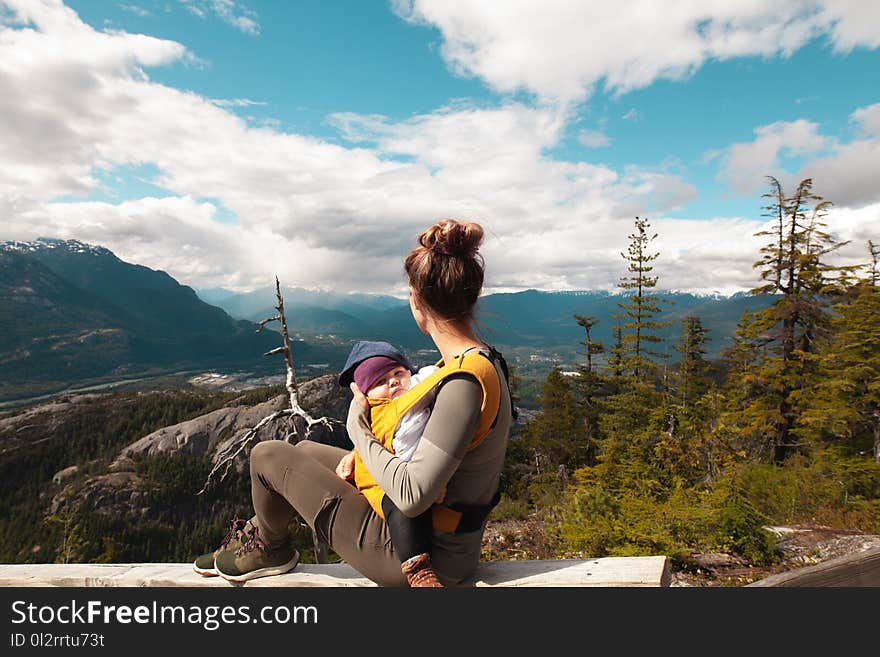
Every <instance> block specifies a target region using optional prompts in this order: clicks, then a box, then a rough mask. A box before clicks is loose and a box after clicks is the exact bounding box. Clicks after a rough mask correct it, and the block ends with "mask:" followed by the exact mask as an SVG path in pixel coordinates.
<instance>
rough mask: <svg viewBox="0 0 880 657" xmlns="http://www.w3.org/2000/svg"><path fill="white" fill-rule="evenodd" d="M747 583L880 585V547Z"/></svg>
mask: <svg viewBox="0 0 880 657" xmlns="http://www.w3.org/2000/svg"><path fill="white" fill-rule="evenodd" d="M746 586H769V587H775V586H786V587H792V586H811V587H817V586H834V587H843V586H845V587H867V586H872V587H873V586H880V548H875V549H873V550H867V551H865V552H861V553H858V554H848V555H844V556H842V557H837V558H836V559H829V560H828V561H823V562H821V563H817V564H814V565H812V566H804V567H802V568H795V569H794V570H789V571H787V572H784V573H779V574H777V575H770V576H769V577H765V578H764V579H759V580H758V581H757V582H752V583H751V584H747V585H746Z"/></svg>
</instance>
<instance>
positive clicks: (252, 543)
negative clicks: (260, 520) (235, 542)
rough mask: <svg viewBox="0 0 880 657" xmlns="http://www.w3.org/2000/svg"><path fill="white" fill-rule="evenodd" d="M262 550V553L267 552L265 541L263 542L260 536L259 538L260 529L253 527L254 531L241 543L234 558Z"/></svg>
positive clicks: (267, 547)
mask: <svg viewBox="0 0 880 657" xmlns="http://www.w3.org/2000/svg"><path fill="white" fill-rule="evenodd" d="M257 549H260V550H263V551H264V552H268V551H269V546H268V545H266V541H264V540H263V538H262V536H260V528H259V527H254V530H253V531H252V532H251V533H250V534H248V538H247V540H246V541H245V542H244V543H242V545H241V547H240V548H238V550H236V552H235V554H236V556H239V557H240V556H241V555H243V554H247V553H248V552H252V551H254V550H257Z"/></svg>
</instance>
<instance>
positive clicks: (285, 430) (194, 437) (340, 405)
mask: <svg viewBox="0 0 880 657" xmlns="http://www.w3.org/2000/svg"><path fill="white" fill-rule="evenodd" d="M350 400H351V392H349V391H347V390H344V389H342V388H340V387H339V385H338V384H337V383H336V376H335V375H329V374H328V375H325V376H321V377H318V378H315V379H312V380H310V381H306V382H305V383H303V384H302V385H300V387H299V403H300V405H301V406H302V407H303V408H304V409H305V410H306V411H307V412H308V413H309V414H310V415H311V416H312V417H313V418H316V419H317V418H319V417H322V416H323V417H327V418H329V419H330V420H331V421H332V422H331V424H332V429H330V430H328V429H326V428H324V427H314V428H313V430H312V433H311V434H310V435H309V436H308V438H309V440H315V441H317V442H321V443H326V444H331V445H337V446H339V447H343V448H350V447H351V442H350V441H349V440H348V436H347V435H346V433H345V427H344V421H345V417H346V414H347V413H348V405H349V401H350ZM288 405H289V400H288V397H287V395H286V394H283V395H278V396H277V397H275V398H273V399H271V400H269V401H266V402H263V403H261V404H257V405H256V406H250V407H248V406H231V407H227V408H221V409H218V410H216V411H213V412H211V413H207V414H205V415H202V416H199V417H197V418H193V419H191V420H186V421H185V422H181V423H179V424H174V425H171V426H168V427H163V428H161V429H159V430H157V431H154V432H153V433H151V434H148V435H146V436H144V437H143V438H140V439H138V440H136V441H135V442H133V443H131V444H130V445H128V446H126V447H125V448H123V449H122V451H121V452H120V453H119V456H118V457H117V458H116V460H115V461H114V464H116V463H119V462H120V461H121V460H122V459H130V458H134V457H138V456H157V455H162V454H175V453H180V454H195V455H199V454H208V455H209V456H210V457H211V458H212V460H216V456H217V454H218V453H220V452H221V451H222V450H223V449H224V448H225V447H226V446H228V445H229V444H230V443H232V442H234V441H235V440H236V439H238V438H239V437H241V436H243V435H244V434H245V433H246V432H247V431H248V430H250V429H251V428H253V427H254V426H255V425H257V424H258V423H259V422H260V420H262V419H263V418H265V417H267V416H269V415H271V414H272V413H275V412H276V411H280V410H282V409H284V408H287V407H288ZM304 427H305V422H302V421H300V420H299V419H294V418H290V417H281V418H278V419H276V420H273V421H271V422H269V423H267V424H266V425H264V426H263V427H262V428H261V429H260V431H259V432H258V434H257V436H256V438H255V439H254V441H253V443H254V444H256V443H257V442H259V441H262V440H273V439H274V440H284V439H287V438H288V437H290V441H291V442H299V440H302V439H303V438H304V437H305V431H304Z"/></svg>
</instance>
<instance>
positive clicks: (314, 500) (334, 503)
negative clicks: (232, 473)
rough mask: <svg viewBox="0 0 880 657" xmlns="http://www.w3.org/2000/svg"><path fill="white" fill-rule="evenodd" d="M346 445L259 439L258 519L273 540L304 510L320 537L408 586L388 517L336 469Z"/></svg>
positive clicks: (383, 578) (253, 465) (364, 568)
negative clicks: (401, 568)
mask: <svg viewBox="0 0 880 657" xmlns="http://www.w3.org/2000/svg"><path fill="white" fill-rule="evenodd" d="M345 453H346V450H344V449H340V448H339V447H332V446H330V445H322V444H320V443H315V442H312V441H309V440H304V441H301V442H299V443H297V444H296V445H291V444H290V443H286V442H283V441H280V440H267V441H263V442H260V443H258V444H257V445H255V446H254V448H253V449H252V450H251V455H250V470H251V498H252V500H253V504H254V513H255V514H256V515H255V517H254V518H253V521H254V522H255V523H256V525H257V526H258V527H259V528H260V533H261V534H262V536H263V537H264V539H265V540H266V541H267V542H268V543H269V544H270V545H272V544H273V543H274V544H278V543H280V542H282V541H283V540H285V539H286V537H287V536H288V531H289V530H288V525H289V524H290V521H291V520H292V519H293V517H294V515H295V514H297V513H298V514H299V515H300V516H301V517H302V519H303V520H305V522H306V523H307V524H308V525H309V527H311V528H312V529H313V530H314V531H315V534H316V535H317V537H318V539H319V540H321V541H324V542H325V543H327V544H328V545H330V547H331V548H332V549H333V551H334V552H336V554H338V555H339V556H340V557H342V558H343V559H344V560H345V561H346V562H348V563H349V564H350V565H351V566H352V567H353V568H354V569H355V570H357V571H358V572H359V573H361V574H362V575H364V576H365V577H367V578H369V579H371V580H372V581H374V582H376V584H378V585H379V586H407V583H406V578H405V577H404V575H403V573H401V571H400V559H399V558H398V557H397V556H396V555H395V553H394V548H393V546H392V544H391V536H390V534H389V532H388V526H387V525H386V524H385V521H384V520H383V519H382V518H381V517H380V516H379V515H378V514H376V512H375V511H374V510H373V508H372V507H371V506H370V504H369V502H367V498H365V497H364V496H363V495H362V494H361V493H360V491H358V489H357V488H356V487H355V486H354V485H352V484H351V483H349V482H348V481H345V480H343V479H341V478H340V477H339V475H337V474H336V465H337V464H338V463H339V460H340V459H341V458H342V457H343V455H345Z"/></svg>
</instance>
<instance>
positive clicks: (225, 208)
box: [0, 0, 880, 293]
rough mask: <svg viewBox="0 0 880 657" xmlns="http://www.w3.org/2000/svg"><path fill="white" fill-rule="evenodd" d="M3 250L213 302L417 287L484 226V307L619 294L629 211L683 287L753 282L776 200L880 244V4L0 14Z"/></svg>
mask: <svg viewBox="0 0 880 657" xmlns="http://www.w3.org/2000/svg"><path fill="white" fill-rule="evenodd" d="M0 17H2V22H0V98H5V99H6V100H5V101H2V100H0V140H4V139H5V140H6V141H7V143H8V144H10V145H11V148H7V149H3V152H2V153H0V214H2V215H5V216H6V217H7V218H8V219H7V220H5V221H3V222H2V223H0V239H30V238H34V237H38V236H51V237H62V238H76V239H81V240H83V241H87V242H92V243H98V244H102V245H104V246H107V247H108V248H111V249H112V250H113V251H114V252H116V253H117V255H119V256H120V257H122V258H123V259H126V260H130V261H134V262H138V263H140V264H145V265H148V266H151V267H154V268H159V269H164V270H166V271H168V272H169V273H170V274H171V275H172V276H175V278H177V279H178V280H180V281H181V282H183V283H186V284H189V285H192V286H194V287H196V288H209V287H210V288H213V287H225V288H228V289H237V290H245V289H250V288H253V287H262V286H265V285H267V284H270V283H271V282H272V280H273V278H274V276H275V275H276V274H278V275H279V277H280V278H282V281H283V282H285V283H286V284H290V285H300V286H304V287H327V288H334V289H348V290H352V291H364V292H369V291H380V292H383V293H384V292H389V291H397V292H399V291H402V290H403V282H402V278H401V271H400V261H401V260H402V258H403V256H404V255H405V253H406V252H407V250H408V249H409V248H410V247H411V246H412V244H413V243H414V238H415V236H416V235H417V233H418V232H419V230H420V229H421V228H423V227H425V226H427V225H428V224H429V223H431V222H432V221H433V220H435V219H437V218H440V217H445V216H456V217H460V218H464V219H471V220H475V221H479V222H480V223H482V224H483V225H484V227H486V228H487V239H486V243H485V245H484V255H485V257H486V261H487V285H488V288H487V289H489V290H517V289H525V288H529V287H535V288H541V289H586V288H589V289H613V288H614V286H615V285H616V282H617V281H618V279H619V278H620V276H622V275H624V274H625V263H623V260H622V259H621V257H620V251H622V250H625V248H626V236H627V235H628V234H629V232H630V231H631V227H632V220H633V218H634V216H635V215H640V216H648V217H649V218H650V220H651V223H652V225H653V226H654V228H655V230H656V231H657V232H658V234H659V237H658V240H657V242H656V246H657V248H658V250H660V251H661V258H660V259H659V260H658V261H657V263H656V268H655V271H656V273H657V274H658V275H659V277H660V285H661V286H662V287H665V288H670V289H687V290H693V291H697V292H713V291H720V292H725V293H730V292H735V291H738V290H742V289H748V288H749V287H751V286H752V285H753V284H754V283H756V282H757V276H756V273H755V272H754V271H753V270H752V267H751V265H752V263H753V262H754V261H755V260H757V258H758V249H759V248H760V242H759V241H756V239H755V238H754V233H755V232H757V231H758V230H759V229H760V227H761V221H762V219H761V205H762V199H761V194H762V193H763V191H765V189H766V187H765V176H766V175H768V174H772V175H775V176H777V177H778V178H779V179H780V180H782V182H783V184H784V185H785V186H786V187H787V188H792V189H793V187H794V185H796V184H797V182H798V181H799V180H800V179H802V178H804V177H812V178H813V180H814V191H816V192H817V193H818V194H820V195H822V196H823V197H825V198H826V199H829V200H831V201H832V202H833V203H834V206H833V211H832V213H831V214H829V217H828V221H829V225H830V227H831V228H832V229H833V230H834V232H835V234H836V235H838V237H839V238H840V239H849V240H852V243H851V245H850V246H849V247H847V248H845V249H843V250H842V251H841V259H845V260H847V261H850V262H854V261H859V262H860V261H864V260H865V259H866V253H867V252H866V250H865V248H864V243H865V242H866V241H867V239H874V240H875V241H876V240H880V184H878V179H880V176H878V175H877V171H880V84H878V82H880V74H878V71H880V50H878V48H880V9H878V8H877V6H876V5H875V3H868V2H866V3H846V2H842V0H828V1H826V2H818V1H809V2H807V1H799V0H789V1H787V2H777V3H772V4H771V3H760V2H752V1H742V2H734V3H717V4H716V3H707V2H674V3H656V4H652V3H636V2H625V1H621V2H615V3H607V2H606V3H603V2H597V3H589V2H583V1H581V0H547V1H544V2H537V1H534V2H528V1H523V2H509V1H507V2H501V1H499V0H495V1H492V0H488V1H486V2H480V3H473V2H466V1H464V0H445V1H440V0H414V1H412V2H410V1H402V0H398V1H393V2H380V1H378V0H369V1H354V0H348V1H345V2H321V1H305V2H277V1H276V2H268V1H266V2H257V1H251V0H246V1H239V0H130V1H128V2H115V1H113V0H101V1H97V0H68V1H67V2H66V3H62V2H60V0H0Z"/></svg>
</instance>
